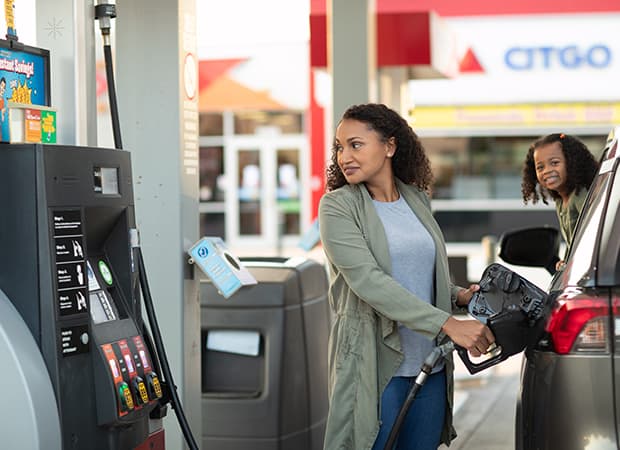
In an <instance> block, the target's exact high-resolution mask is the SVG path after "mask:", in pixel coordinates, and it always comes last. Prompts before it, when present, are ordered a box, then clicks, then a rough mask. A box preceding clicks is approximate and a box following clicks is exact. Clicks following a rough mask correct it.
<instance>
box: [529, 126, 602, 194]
mask: <svg viewBox="0 0 620 450" xmlns="http://www.w3.org/2000/svg"><path fill="white" fill-rule="evenodd" d="M554 142H559V144H560V147H562V153H564V158H565V159H566V189H567V191H568V192H570V193H572V192H573V191H574V192H575V193H576V194H579V191H580V190H581V189H582V188H584V189H589V188H590V184H592V180H594V177H595V176H596V173H597V172H598V167H599V165H598V162H597V161H596V159H595V158H594V155H592V153H590V150H588V147H586V145H585V144H584V143H583V142H581V141H580V140H579V139H577V138H576V137H574V136H570V135H568V134H564V133H553V134H549V135H547V136H543V137H541V138H540V139H538V140H537V141H535V142H534V143H533V144H532V145H530V148H529V150H528V152H527V156H526V157H525V162H524V163H523V180H522V181H521V193H522V194H523V201H524V202H525V203H527V202H528V201H529V200H531V201H532V203H536V202H537V201H538V200H539V199H541V200H542V201H543V203H545V204H546V203H547V195H549V196H551V198H553V199H558V198H561V197H560V194H558V193H557V192H556V191H553V190H547V189H544V188H543V187H542V186H540V184H539V183H538V178H537V177H536V167H535V164H534V152H535V151H536V150H537V149H538V148H540V147H542V146H544V145H549V144H553V143H554ZM537 186H538V188H537Z"/></svg>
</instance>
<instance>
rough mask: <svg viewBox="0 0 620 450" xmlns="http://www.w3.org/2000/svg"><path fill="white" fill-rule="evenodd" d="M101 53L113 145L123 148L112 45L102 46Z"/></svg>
mask: <svg viewBox="0 0 620 450" xmlns="http://www.w3.org/2000/svg"><path fill="white" fill-rule="evenodd" d="M103 55H104V59H105V73H106V79H107V82H108V99H109V102H110V112H111V114H110V115H111V116H112V132H113V134H114V147H115V148H117V149H122V148H123V142H122V140H121V125H120V122H119V118H118V105H117V103H116V83H114V67H113V66H112V47H110V46H109V45H104V46H103Z"/></svg>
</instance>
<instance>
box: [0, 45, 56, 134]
mask: <svg viewBox="0 0 620 450" xmlns="http://www.w3.org/2000/svg"><path fill="white" fill-rule="evenodd" d="M49 86H50V68H49V51H48V50H44V49H40V48H36V47H30V46H27V45H22V44H20V43H19V42H11V41H6V40H0V140H5V139H2V136H8V135H9V117H8V115H9V114H8V113H9V111H8V102H16V103H24V104H29V105H41V106H50V92H49V90H50V89H49Z"/></svg>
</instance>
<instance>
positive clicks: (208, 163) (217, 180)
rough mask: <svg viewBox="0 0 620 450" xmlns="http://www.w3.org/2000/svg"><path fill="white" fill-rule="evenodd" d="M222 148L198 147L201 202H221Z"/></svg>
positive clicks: (222, 178) (223, 191)
mask: <svg viewBox="0 0 620 450" xmlns="http://www.w3.org/2000/svg"><path fill="white" fill-rule="evenodd" d="M225 193H226V189H225V187H224V148H223V147H219V146H218V147H200V190H199V197H200V201H201V202H223V201H224V199H225V198H224V196H225Z"/></svg>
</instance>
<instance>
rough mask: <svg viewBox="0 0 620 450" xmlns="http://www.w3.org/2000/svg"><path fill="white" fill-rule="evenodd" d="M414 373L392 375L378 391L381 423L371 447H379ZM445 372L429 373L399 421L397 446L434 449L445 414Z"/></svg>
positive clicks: (401, 449) (378, 449) (407, 449)
mask: <svg viewBox="0 0 620 450" xmlns="http://www.w3.org/2000/svg"><path fill="white" fill-rule="evenodd" d="M415 378H416V377H394V378H392V379H391V380H390V382H389V383H388V385H387V386H386V388H385V391H383V394H382V395H381V427H380V428H379V434H378V435H377V439H376V440H375V444H374V445H373V447H372V449H373V450H383V447H385V444H386V443H387V440H388V437H389V435H390V431H391V430H392V424H393V423H394V422H395V421H396V417H397V416H398V413H399V411H400V407H401V406H402V404H403V403H404V402H405V398H406V397H407V393H408V392H409V390H410V389H411V386H413V385H414V383H415ZM446 403H447V402H446V373H445V371H444V370H442V371H441V372H438V373H435V374H432V375H431V376H429V377H428V378H427V379H426V382H425V383H424V384H423V385H422V387H421V388H420V389H419V390H418V392H417V394H416V396H415V399H414V400H413V403H411V407H410V408H409V412H408V413H407V416H406V417H405V420H404V421H403V423H402V426H401V428H400V432H399V434H398V439H397V440H396V446H395V447H394V448H395V449H397V450H437V447H439V439H440V438H441V430H442V429H443V423H444V419H445V415H446Z"/></svg>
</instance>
